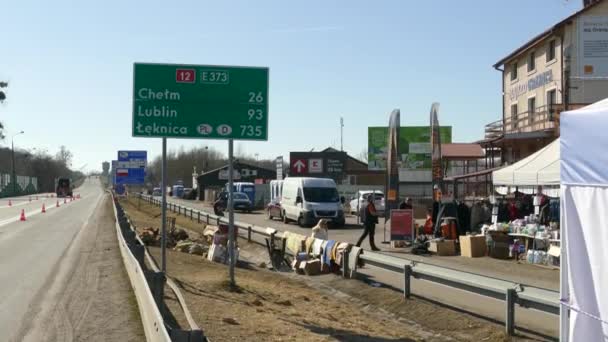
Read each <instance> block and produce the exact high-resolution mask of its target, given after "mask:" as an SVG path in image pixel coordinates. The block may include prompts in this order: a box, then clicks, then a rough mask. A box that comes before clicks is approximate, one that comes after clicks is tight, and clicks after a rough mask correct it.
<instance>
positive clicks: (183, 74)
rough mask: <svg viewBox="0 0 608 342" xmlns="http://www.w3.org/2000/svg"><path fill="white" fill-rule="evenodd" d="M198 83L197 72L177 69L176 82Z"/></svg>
mask: <svg viewBox="0 0 608 342" xmlns="http://www.w3.org/2000/svg"><path fill="white" fill-rule="evenodd" d="M195 81H196V71H195V70H194V69H176V70H175V82H177V83H194V82H195Z"/></svg>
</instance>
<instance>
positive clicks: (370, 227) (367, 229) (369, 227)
mask: <svg viewBox="0 0 608 342" xmlns="http://www.w3.org/2000/svg"><path fill="white" fill-rule="evenodd" d="M376 223H378V213H377V212H376V206H375V205H374V197H373V195H369V196H368V197H367V206H366V207H365V218H364V228H363V234H362V235H361V237H360V238H359V241H357V244H356V246H357V247H360V246H361V243H362V242H363V240H365V237H366V236H367V235H369V245H370V247H371V248H372V251H379V250H380V249H379V248H378V247H376V243H375V242H374V236H375V234H376Z"/></svg>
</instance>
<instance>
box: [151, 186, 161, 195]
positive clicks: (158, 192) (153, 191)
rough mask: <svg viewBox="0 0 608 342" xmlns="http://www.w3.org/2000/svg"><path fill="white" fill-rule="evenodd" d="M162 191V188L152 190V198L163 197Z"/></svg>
mask: <svg viewBox="0 0 608 342" xmlns="http://www.w3.org/2000/svg"><path fill="white" fill-rule="evenodd" d="M162 195H163V193H162V189H161V188H154V190H152V196H162Z"/></svg>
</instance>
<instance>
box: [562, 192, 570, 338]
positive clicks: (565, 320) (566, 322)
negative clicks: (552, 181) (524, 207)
mask: <svg viewBox="0 0 608 342" xmlns="http://www.w3.org/2000/svg"><path fill="white" fill-rule="evenodd" d="M566 190H567V185H564V184H562V185H561V189H560V191H561V194H560V204H559V205H560V225H559V239H560V249H561V251H560V254H559V255H560V260H559V299H560V306H559V340H560V341H562V342H568V340H569V335H570V333H569V330H570V329H569V328H570V317H569V316H570V310H569V309H568V308H567V307H566V306H565V305H563V304H562V303H561V300H562V299H564V300H567V299H568V298H569V297H570V295H569V291H568V252H567V248H566V243H567V242H566V241H567V239H566V228H567V227H566V220H565V217H564V216H565V210H566V208H565V206H564V200H565V199H566Z"/></svg>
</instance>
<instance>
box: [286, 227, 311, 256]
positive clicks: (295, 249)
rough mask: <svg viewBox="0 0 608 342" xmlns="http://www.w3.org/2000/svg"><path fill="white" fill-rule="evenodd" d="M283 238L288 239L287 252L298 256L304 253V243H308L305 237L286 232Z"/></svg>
mask: <svg viewBox="0 0 608 342" xmlns="http://www.w3.org/2000/svg"><path fill="white" fill-rule="evenodd" d="M283 238H285V239H286V244H287V246H286V248H287V250H288V251H290V252H291V253H292V254H293V255H296V254H298V253H299V252H301V251H302V242H304V241H306V237H305V236H303V235H300V234H296V233H291V232H284V233H283Z"/></svg>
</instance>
